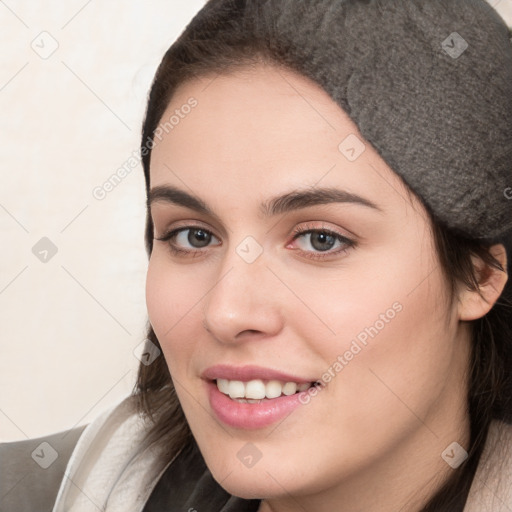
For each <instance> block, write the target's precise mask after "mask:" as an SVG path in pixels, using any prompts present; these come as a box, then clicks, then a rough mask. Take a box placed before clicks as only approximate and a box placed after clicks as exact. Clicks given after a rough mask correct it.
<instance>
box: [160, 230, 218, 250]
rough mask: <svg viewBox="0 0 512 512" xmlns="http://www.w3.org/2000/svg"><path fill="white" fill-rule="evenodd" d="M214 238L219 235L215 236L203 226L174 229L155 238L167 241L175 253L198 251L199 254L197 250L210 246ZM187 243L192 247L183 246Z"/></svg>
mask: <svg viewBox="0 0 512 512" xmlns="http://www.w3.org/2000/svg"><path fill="white" fill-rule="evenodd" d="M187 231H188V234H187ZM212 238H215V239H217V237H216V236H214V235H213V234H212V233H211V232H210V231H208V230H207V229H204V228H202V227H201V226H186V227H183V228H177V229H173V230H172V231H170V232H169V233H166V234H165V235H164V236H162V237H160V238H155V240H160V241H162V242H167V243H168V245H169V248H170V250H171V252H172V253H173V254H192V253H196V255H199V254H200V251H197V249H202V248H204V247H208V244H209V243H210V241H211V240H212ZM176 242H178V244H179V245H177V243H176ZM187 243H188V244H190V245H191V246H192V247H191V248H185V249H183V248H181V247H182V246H183V245H185V247H186V244H187ZM180 246H181V247H180Z"/></svg>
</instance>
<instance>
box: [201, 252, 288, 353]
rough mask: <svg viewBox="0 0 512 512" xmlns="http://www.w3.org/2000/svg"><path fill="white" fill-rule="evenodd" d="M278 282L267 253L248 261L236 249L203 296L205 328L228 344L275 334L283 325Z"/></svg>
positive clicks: (227, 256)
mask: <svg viewBox="0 0 512 512" xmlns="http://www.w3.org/2000/svg"><path fill="white" fill-rule="evenodd" d="M278 285H279V281H278V280H277V279H276V277H275V275H274V274H273V273H272V272H271V271H270V270H269V268H268V267H267V262H266V259H265V258H264V255H263V254H262V255H261V256H260V257H259V258H258V259H257V260H256V261H253V262H252V263H248V262H246V261H244V260H243V259H242V258H241V257H240V256H239V255H238V254H237V253H236V251H235V250H234V249H232V250H231V251H230V254H229V255H226V256H225V259H224V262H223V265H222V266H221V270H220V272H219V273H218V274H216V279H215V282H214V283H212V287H211V289H210V291H209V292H208V293H207V294H206V296H205V297H204V299H203V314H204V318H203V326H204V328H205V329H206V330H207V331H208V332H209V333H210V334H211V335H212V336H213V337H214V338H215V339H216V340H217V341H218V342H220V343H224V344H233V343H240V342H242V341H243V340H249V339H254V337H258V336H259V337H269V336H270V337H271V336H275V335H276V334H278V333H279V331H280V330H281V329H282V326H283V319H282V316H281V315H282V311H283V308H282V307H280V303H279V300H280V298H279V297H280V294H279V293H276V288H277V287H278Z"/></svg>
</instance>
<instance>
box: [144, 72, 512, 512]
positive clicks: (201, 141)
mask: <svg viewBox="0 0 512 512" xmlns="http://www.w3.org/2000/svg"><path fill="white" fill-rule="evenodd" d="M191 96H193V97H194V98H196V99H197V101H198V105H197V107H196V108H195V109H194V110H193V111H192V112H191V113H190V114H189V115H188V116H187V117H186V118H184V119H183V120H181V122H180V124H179V125H178V126H176V127H175V128H174V129H173V130H172V131H169V133H168V134H166V135H164V137H162V140H161V141H159V142H157V144H156V146H155V148H154V149H153V151H152V156H151V172H150V181H151V186H152V187H156V186H160V185H173V186H176V187H179V188H181V189H183V190H185V191H186V192H188V193H191V194H194V195H195V196H198V197H200V198H201V199H202V200H203V201H204V202H205V203H206V204H207V205H209V207H210V208H211V210H213V211H214V212H215V214H216V217H211V216H209V215H205V214H202V213H197V212H196V211H193V210H190V209H188V208H184V207H182V206H177V205H174V204H170V203H166V202H164V201H157V202H155V203H153V205H152V207H151V215H152V218H153V222H154V228H155V231H154V233H155V237H157V238H160V237H162V236H163V235H164V234H165V233H166V232H168V231H169V230H171V229H174V228H178V227H186V226H200V227H201V228H203V229H205V230H207V231H209V232H210V233H212V237H211V238H210V239H208V240H209V241H208V240H207V241H206V242H203V243H202V244H201V242H200V240H201V239H199V240H198V241H197V242H196V244H195V245H191V242H190V241H189V240H190V239H187V235H188V234H189V233H190V232H188V231H184V232H182V234H181V235H180V236H179V237H178V238H175V239H174V243H175V245H177V246H178V247H180V248H182V249H188V250H191V251H196V252H195V254H194V255H174V254H173V253H172V252H171V251H170V249H169V243H170V242H169V241H168V242H164V241H159V240H155V241H154V248H153V251H152V254H151V258H150V262H149V268H148V275H147V294H146V295H147V306H148V312H149V318H150V321H151V324H152V326H153V328H154V330H155V333H156V335H157V337H158V339H159V341H160V343H161V345H162V349H163V354H164V356H165V359H166V361H167V364H168V366H169V369H170V372H171V375H172V377H173V381H174V384H175V387H176V391H177V393H178V397H179V399H180V402H181V405H182V407H183V410H184V412H185V415H186V418H187V420H188V422H189V425H190V428H191V430H192V433H193V435H194V437H195V439H196V440H197V443H198V445H199V448H200V450H201V452H202V454H203V457H204V459H205V462H206V464H207V466H208V468H209V469H210V471H211V472H212V475H213V477H214V478H215V479H216V480H217V481H218V482H219V483H220V484H221V485H222V486H223V487H224V488H225V489H226V490H227V491H228V492H230V493H232V494H234V495H236V496H240V497H243V498H263V501H262V504H261V507H260V512H268V511H274V512H288V511H297V510H308V511H309V510H315V511H319V512H323V511H331V510H338V511H342V512H348V511H350V512H356V511H366V512H368V511H379V512H387V511H389V512H391V511H393V512H396V511H397V510H407V511H414V510H420V508H421V505H422V504H424V503H426V501H428V498H429V497H430V496H431V495H432V494H433V493H434V492H435V491H436V490H437V489H438V487H439V486H440V485H441V484H442V483H443V482H444V481H445V480H446V479H447V478H448V477H449V476H450V474H451V473H452V472H453V471H455V470H454V469H452V468H451V467H450V466H448V464H447V463H446V462H445V461H444V460H443V459H442V458H441V456H440V455H441V453H442V452H443V451H444V450H445V449H446V448H447V447H448V445H450V444H451V443H452V442H454V441H456V442H458V443H459V444H460V445H461V446H462V447H466V448H467V447H468V442H469V423H468V414H467V410H466V408H465V403H466V399H465V397H466V393H467V381H466V377H465V372H466V369H467V366H468V358H469V350H470V345H469V324H468V322H467V320H471V319H472V318H478V317H479V316H482V315H484V314H485V313H486V312H487V311H488V310H489V309H490V307H491V306H492V304H493V303H494V301H495V300H496V299H497V297H498V295H499V294H500V293H501V290H502V289H503V286H504V284H505V281H506V275H505V274H504V273H491V274H489V275H487V276H486V278H487V281H486V283H484V285H485V286H484V288H483V290H484V292H485V300H483V299H481V298H480V299H479V298H478V294H476V293H474V292H470V291H469V290H465V289H464V288H463V287H460V289H459V291H458V295H457V297H455V298H454V300H453V301H451V300H450V299H451V298H450V296H449V293H448V287H447V283H446V280H445V278H444V276H443V273H442V271H441V267H440V266H439V261H438V257H437V254H436V251H435V249H434V246H433V239H432V235H431V232H430V221H429V218H428V216H427V214H426V212H425V209H424V208H423V206H422V204H421V203H420V202H419V200H418V199H417V197H416V196H414V195H413V194H411V195H409V194H408V193H407V191H406V189H405V187H404V185H403V183H402V182H401V180H400V179H399V178H398V176H397V175H396V174H394V172H393V171H392V170H391V169H390V168H389V167H388V166H387V165H386V163H385V162H384V161H383V160H382V159H381V158H380V157H379V156H378V154H377V152H376V151H375V150H374V149H373V148H372V147H371V145H370V144H369V143H368V142H367V141H365V140H364V138H363V137H362V135H361V134H360V133H359V131H358V129H357V127H356V125H355V124H354V123H353V122H352V121H351V120H350V118H349V117H348V116H347V115H346V113H345V112H344V111H343V110H341V109H340V108H339V107H338V106H337V105H336V104H335V103H334V102H333V100H332V99H331V98H330V97H329V96H328V95H327V94H326V93H325V92H324V91H323V90H322V89H321V88H320V87H319V86H317V85H316V84H315V83H313V82H311V81H309V80H308V79H307V78H305V77H302V76H300V75H297V74H295V73H294V72H292V71H288V70H284V69H279V68H276V67H273V66H268V65H263V64H259V65H258V66H257V67H256V68H254V69H249V68H240V69H237V70H235V71H233V72H231V73H229V74H226V75H222V76H217V77H212V76H209V77H203V78H201V79H196V80H194V81H191V82H187V83H186V84H183V85H182V86H181V87H180V88H179V89H178V91H177V93H176V94H175V95H174V96H173V98H172V100H171V103H170V104H169V106H168V109H167V112H166V114H164V116H163V119H168V118H169V116H170V115H171V114H172V113H173V112H174V111H175V109H177V108H178V109H179V108H180V106H181V105H183V104H185V103H186V102H187V100H188V98H190V97H191ZM350 134H353V135H354V134H355V135H356V136H357V137H358V138H359V139H360V140H361V141H362V142H363V143H364V144H365V151H364V152H363V153H362V154H361V155H360V156H359V157H358V158H357V159H356V160H355V161H353V162H350V161H349V160H347V158H346V157H345V156H344V155H343V154H342V153H341V152H340V151H339V149H338V145H339V144H340V142H341V141H343V140H344V139H345V138H346V137H347V136H348V135H350ZM320 186H322V187H324V186H325V187H327V186H332V187H336V188H338V189H342V190H346V191H349V192H351V193H355V194H358V195H360V196H362V197H364V198H366V199H368V200H369V201H372V202H373V203H375V205H377V206H378V208H379V210H376V209H372V208H368V207H366V206H363V205H359V204H353V203H334V204H328V205H315V206H310V207H307V208H304V209H301V210H298V211H293V212H287V213H284V214H281V215H278V216H276V217H272V218H264V217H262V216H261V215H260V214H259V205H260V202H262V201H265V200H268V199H269V198H271V197H274V196H277V195H280V194H283V193H285V192H289V191H291V190H295V189H304V188H308V187H320ZM296 227H299V228H303V229H304V230H307V229H317V230H319V231H322V228H323V229H328V230H330V231H335V232H338V233H339V234H341V235H343V236H346V237H348V238H350V239H351V240H353V241H354V242H355V245H354V246H351V247H350V246H347V247H345V248H346V250H345V251H342V252H338V253H337V254H336V251H337V250H339V249H340V248H343V244H342V243H341V242H339V241H336V242H333V243H332V245H331V246H327V248H328V250H327V251H326V252H325V251H324V252H322V250H321V246H320V249H319V244H318V243H316V244H315V243H314V241H313V238H311V239H310V236H309V235H308V234H306V235H302V236H301V237H299V238H298V239H296V240H293V229H294V228H296ZM192 234H193V233H192ZM247 236H252V237H253V238H254V239H255V240H257V242H258V243H259V244H260V246H261V249H262V251H263V252H262V254H261V255H260V256H259V257H258V258H257V259H256V260H255V261H254V262H253V263H247V262H246V261H244V259H242V258H241V257H240V256H239V255H238V254H237V252H236V248H237V246H238V245H239V244H240V243H241V242H242V241H243V240H244V239H245V238H246V237H247ZM192 243H194V239H193V238H192ZM329 247H331V248H329ZM493 251H494V252H495V254H496V255H497V256H498V257H499V258H500V259H501V260H502V261H503V262H505V260H504V258H505V255H504V254H505V253H504V250H503V246H495V247H494V248H493ZM322 254H323V255H326V254H327V255H328V256H327V257H326V258H325V259H323V260H319V259H312V258H311V255H322ZM394 303H395V304H396V303H398V304H399V305H400V306H401V307H402V309H401V311H400V312H398V313H397V314H396V315H395V317H394V318H393V319H392V320H390V321H388V322H387V323H386V324H385V327H384V328H382V329H381V330H380V331H379V332H378V334H377V335H376V336H375V337H374V338H370V339H369V340H368V343H367V345H366V346H365V347H364V348H363V349H362V350H361V351H360V352H359V353H358V354H357V355H356V356H354V357H353V359H352V360H351V361H349V362H348V364H347V365H346V366H344V367H343V369H342V370H341V371H340V372H338V373H335V377H333V378H332V379H331V381H330V382H329V383H327V385H326V386H325V388H323V389H322V390H321V392H319V393H318V395H317V396H316V397H314V398H312V399H311V400H310V402H309V403H308V404H307V405H302V406H300V407H299V408H297V409H296V410H294V411H293V412H292V413H291V414H290V415H289V416H288V417H286V418H285V419H284V420H283V421H281V422H280V423H279V424H274V425H271V426H269V427H266V428H263V429H257V430H243V429H235V428H231V427H229V426H226V425H224V424H222V423H221V422H220V421H219V420H218V419H217V418H216V416H215V415H214V413H213V411H212V409H211V407H210V405H209V402H208V397H207V394H206V392H205V388H204V382H203V381H202V380H201V378H200V374H201V372H202V371H203V370H204V369H205V368H207V367H209V366H211V365H213V364H217V363H228V364H233V365H245V364H256V365H261V366H265V367H270V368H274V369H277V370H281V371H285V372H288V373H291V374H293V375H298V376H303V377H306V378H310V377H311V376H313V377H317V378H318V379H320V378H321V377H322V375H323V374H324V373H325V372H326V371H327V370H328V369H329V368H330V367H331V368H332V366H333V363H334V362H335V361H336V360H337V356H338V355H340V354H341V355H342V354H344V353H345V351H346V350H348V349H349V348H350V344H351V342H352V340H354V338H355V337H356V336H357V335H358V334H359V333H360V332H361V331H363V330H364V328H365V327H369V326H371V325H374V324H375V322H376V321H377V320H379V318H381V317H380V315H381V314H385V312H386V311H387V310H389V309H390V308H392V305H393V304H394ZM248 442H251V443H253V444H254V445H256V447H257V448H258V449H259V451H260V452H261V455H262V456H261V459H260V460H259V461H258V462H257V463H256V464H255V465H254V466H252V467H251V468H248V467H246V466H245V465H244V464H242V462H241V461H240V460H239V459H238V457H237V452H238V451H239V450H240V449H241V448H242V447H244V446H245V445H246V443H248ZM402 507H403V508H402Z"/></svg>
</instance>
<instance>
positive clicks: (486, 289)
mask: <svg viewBox="0 0 512 512" xmlns="http://www.w3.org/2000/svg"><path fill="white" fill-rule="evenodd" d="M489 252H490V253H491V254H492V255H493V256H494V257H495V258H496V259H497V260H498V261H499V262H500V263H501V265H502V267H503V268H504V269H505V271H501V270H499V269H497V268H494V267H490V266H489V265H486V264H485V263H484V262H483V261H482V260H481V259H480V258H478V259H477V258H473V264H474V265H475V268H476V270H477V276H478V282H479V285H480V293H479V292H478V291H477V290H469V289H468V288H465V289H464V290H462V291H461V292H460V294H459V308H458V309H459V319H460V320H466V321H469V320H476V319H478V318H481V317H483V316H484V315H486V314H487V313H488V312H489V311H490V310H491V308H492V307H493V306H494V304H495V303H496V301H497V300H498V298H499V297H500V295H501V294H502V292H503V289H504V288H505V284H506V283H507V280H508V274H507V252H506V250H505V247H504V246H503V244H496V245H493V246H492V247H491V248H490V249H489Z"/></svg>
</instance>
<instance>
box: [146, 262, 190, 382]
mask: <svg viewBox="0 0 512 512" xmlns="http://www.w3.org/2000/svg"><path fill="white" fill-rule="evenodd" d="M194 290H195V291H194ZM199 297H200V291H199V290H197V287H191V286H190V277H185V276H184V275H183V274H182V273H180V272H179V271H177V270H176V269H173V268H172V267H171V266H170V265H169V264H168V262H167V263H166V262H165V258H164V257H162V255H159V254H158V253H155V252H153V254H152V255H151V259H150V262H149V266H148V272H147V277H146V305H147V310H148V316H149V320H150V323H151V325H152V327H153V330H154V331H155V334H156V336H157V338H158V340H159V342H160V345H161V347H162V350H163V353H164V356H165V359H166V361H167V364H168V365H169V370H170V371H171V373H174V371H175V370H178V368H177V367H176V365H177V362H182V363H184V362H185V361H186V360H188V359H189V357H190V355H191V354H192V352H193V350H194V345H193V344H192V343H190V341H189V340H190V339H193V336H192V337H191V336H190V331H189V330H190V329H193V328H194V327H193V326H192V321H193V316H194V309H193V306H194V304H196V303H197V302H198V300H199ZM196 323H197V322H196ZM184 339H187V342H186V343H183V340H184ZM180 366H181V365H180Z"/></svg>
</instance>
